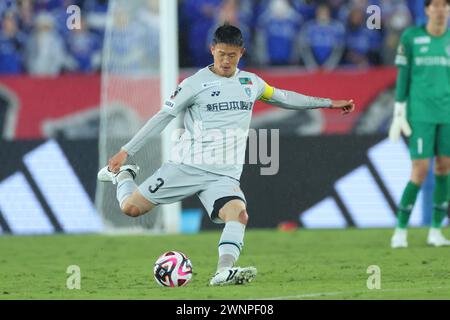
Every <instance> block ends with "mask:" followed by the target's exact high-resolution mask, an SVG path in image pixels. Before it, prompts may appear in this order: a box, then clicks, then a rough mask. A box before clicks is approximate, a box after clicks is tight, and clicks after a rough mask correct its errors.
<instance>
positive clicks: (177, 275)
mask: <svg viewBox="0 0 450 320" xmlns="http://www.w3.org/2000/svg"><path fill="white" fill-rule="evenodd" d="M153 275H154V277H155V280H156V282H157V283H158V284H159V285H160V286H163V287H181V286H185V285H187V284H188V283H189V282H190V281H191V279H192V263H191V260H189V258H188V257H187V256H186V255H185V254H184V253H182V252H179V251H168V252H165V253H163V254H162V255H161V256H160V257H159V258H158V259H157V260H156V262H155V266H154V268H153Z"/></svg>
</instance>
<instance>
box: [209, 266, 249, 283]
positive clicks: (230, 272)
mask: <svg viewBox="0 0 450 320" xmlns="http://www.w3.org/2000/svg"><path fill="white" fill-rule="evenodd" d="M256 273H257V271H256V268H255V267H246V268H241V267H234V268H223V269H222V270H218V271H217V273H216V274H215V275H214V277H212V279H211V281H210V282H209V285H210V286H226V285H230V284H246V283H249V282H252V281H253V279H255V277H256Z"/></svg>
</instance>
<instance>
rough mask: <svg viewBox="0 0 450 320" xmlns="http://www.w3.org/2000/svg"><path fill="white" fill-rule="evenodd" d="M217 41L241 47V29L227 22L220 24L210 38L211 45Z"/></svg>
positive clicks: (242, 41) (242, 43) (242, 42)
mask: <svg viewBox="0 0 450 320" xmlns="http://www.w3.org/2000/svg"><path fill="white" fill-rule="evenodd" d="M218 43H224V44H229V45H232V46H237V47H242V46H243V45H244V40H243V38H242V32H241V30H239V28H237V27H235V26H232V25H231V24H229V23H225V24H223V25H221V26H220V27H218V28H217V29H216V31H215V32H214V38H213V40H212V44H213V45H216V44H218Z"/></svg>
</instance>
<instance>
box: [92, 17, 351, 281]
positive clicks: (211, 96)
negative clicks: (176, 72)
mask: <svg viewBox="0 0 450 320" xmlns="http://www.w3.org/2000/svg"><path fill="white" fill-rule="evenodd" d="M244 51H245V49H244V47H243V40H242V34H241V31H240V30H239V29H238V28H236V27H234V26H232V25H229V24H224V25H223V26H220V27H219V28H217V30H216V31H215V33H214V39H213V42H212V45H211V54H212V55H213V57H214V63H213V64H211V65H209V66H207V67H206V68H203V69H201V70H199V71H198V72H197V73H195V74H194V75H192V76H190V77H188V78H186V79H185V80H183V81H182V82H181V83H180V84H179V86H178V87H177V89H176V90H175V92H174V93H173V94H172V96H171V97H170V98H169V99H168V100H166V101H165V103H164V105H163V107H162V108H161V110H160V111H159V112H158V113H157V114H156V115H155V116H153V117H152V118H151V119H150V120H149V121H148V122H147V123H146V124H145V125H144V126H143V127H142V128H141V130H139V132H138V133H137V134H136V135H135V136H134V137H133V138H132V139H131V140H130V141H129V142H128V143H127V144H126V145H124V146H123V147H122V148H121V150H120V151H119V152H118V153H117V154H116V155H114V156H113V157H112V158H111V159H110V160H109V163H108V166H106V167H104V168H102V169H101V170H100V171H99V173H98V179H99V180H100V181H105V182H107V181H109V182H113V183H114V184H115V183H117V200H118V202H119V205H120V208H121V210H122V212H123V213H125V214H126V215H128V216H132V217H137V216H140V215H143V214H145V213H147V212H149V211H150V210H152V209H153V208H154V207H155V206H157V205H159V204H167V203H173V202H176V201H180V200H182V199H184V198H187V197H189V196H191V195H194V194H197V195H198V197H199V198H200V200H201V202H202V204H203V205H204V207H205V209H206V211H207V213H208V215H209V216H210V218H211V220H212V221H213V222H215V223H224V224H225V227H224V229H223V231H222V235H221V237H220V241H219V246H218V247H219V260H218V264H217V271H216V273H215V275H214V276H213V277H212V279H211V281H210V285H228V284H243V283H246V282H251V281H252V280H253V279H254V278H255V276H256V272H257V270H256V268H255V267H235V263H236V261H237V260H238V258H239V255H240V252H241V249H242V247H243V243H244V231H245V227H246V225H247V222H248V214H247V210H246V200H245V196H244V194H243V192H242V190H241V189H240V187H239V179H240V176H241V173H242V166H243V165H242V164H243V159H244V157H245V148H246V141H247V133H248V130H249V126H250V120H251V115H252V110H253V106H254V103H255V101H256V100H262V101H264V102H266V103H269V104H272V105H275V106H278V107H281V108H285V109H294V110H300V109H310V108H331V109H340V110H341V111H342V113H343V114H347V113H349V112H352V111H353V110H354V108H355V105H354V102H353V100H348V101H347V100H331V99H324V98H315V97H308V96H304V95H301V94H299V93H296V92H292V91H287V90H281V89H277V88H273V87H271V86H270V85H268V84H267V83H265V82H264V81H263V80H262V79H261V78H260V77H258V76H257V75H256V74H254V73H250V72H245V71H243V70H239V69H238V68H237V65H238V63H239V60H240V58H241V57H242V55H243V54H244ZM183 110H184V111H185V116H184V125H185V129H186V131H185V132H184V134H183V135H182V136H181V137H180V139H179V141H178V143H177V149H178V150H182V151H183V152H182V155H181V156H180V155H179V154H178V156H176V157H174V159H171V160H170V161H167V162H166V163H164V164H163V165H162V166H161V168H159V169H158V170H157V171H156V172H155V173H154V174H153V175H152V176H151V177H149V178H147V179H146V180H145V181H144V182H143V183H142V184H141V185H140V186H137V184H136V183H135V182H134V178H135V177H136V174H137V173H138V170H139V167H138V166H137V165H134V164H125V163H126V161H127V158H128V156H132V155H134V154H135V153H136V152H138V150H139V149H140V148H141V147H142V146H143V145H144V144H145V142H146V141H148V139H150V138H151V137H154V136H157V135H159V134H160V133H161V131H162V130H163V129H164V128H165V127H166V126H167V125H168V123H169V122H170V121H171V120H172V119H174V118H175V117H176V116H177V114H178V113H180V112H181V111H183ZM230 130H231V131H232V132H244V133H245V134H236V136H235V137H231V139H229V137H227V139H225V141H224V139H214V137H217V134H219V135H220V134H222V133H223V135H224V136H225V134H228V132H229V131H230ZM212 137H213V138H212ZM236 149H237V150H240V152H235V151H236ZM227 153H228V154H232V155H236V156H237V158H238V159H235V157H233V159H231V157H228V155H227ZM211 155H214V157H213V158H214V159H211ZM224 159H225V160H224Z"/></svg>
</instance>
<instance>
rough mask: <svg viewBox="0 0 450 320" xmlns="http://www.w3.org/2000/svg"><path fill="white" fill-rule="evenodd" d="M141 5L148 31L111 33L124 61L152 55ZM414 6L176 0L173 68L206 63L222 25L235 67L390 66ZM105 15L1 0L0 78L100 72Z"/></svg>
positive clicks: (154, 7)
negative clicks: (75, 15) (176, 60)
mask: <svg viewBox="0 0 450 320" xmlns="http://www.w3.org/2000/svg"><path fill="white" fill-rule="evenodd" d="M142 1H145V2H146V5H145V6H144V8H142V10H140V14H141V16H143V17H145V19H144V20H142V21H145V24H144V27H145V28H146V29H148V30H150V29H152V30H154V32H153V33H151V32H141V33H140V34H139V35H136V37H135V39H133V38H132V36H130V34H127V33H122V34H120V33H118V34H116V37H118V38H117V39H119V41H116V42H115V43H116V48H115V50H117V51H118V52H122V53H121V54H122V55H121V56H122V58H123V59H127V58H129V57H131V56H133V52H134V51H133V50H131V46H132V45H133V44H137V45H140V46H141V47H151V48H152V50H151V51H152V52H154V53H157V54H158V53H159V48H158V41H157V40H158V34H159V28H160V27H159V17H158V0H142ZM418 1H421V0H328V1H320V0H319V1H312V0H310V1H308V0H179V1H178V2H179V6H178V8H179V12H178V19H179V30H180V32H179V52H180V55H179V57H180V66H181V67H203V66H205V65H207V64H209V63H211V55H210V53H209V48H208V47H209V43H210V42H211V38H212V34H213V31H214V30H215V28H216V27H217V26H218V25H220V24H222V23H223V22H225V21H228V22H230V23H231V24H233V25H236V26H238V27H239V28H240V29H241V30H242V32H243V35H244V39H245V43H246V45H245V46H246V49H247V51H246V53H245V56H244V58H243V60H242V63H241V67H242V66H255V67H262V66H281V65H298V66H304V67H305V68H308V69H317V68H323V69H334V68H336V67H341V66H348V67H359V68H361V67H367V66H371V65H381V64H383V65H389V64H392V63H393V60H394V55H395V51H396V47H397V44H398V40H399V37H400V34H401V32H402V31H403V30H404V29H405V28H407V27H408V26H410V25H411V24H413V23H414V21H417V17H416V16H415V12H416V5H417V2H418ZM134 2H135V0H130V1H128V3H130V4H132V3H134ZM70 5H77V6H78V7H79V8H81V16H80V17H81V28H79V29H74V30H70V29H69V28H68V26H67V19H68V17H69V16H70V13H68V12H67V8H68V7H69V6H70ZM370 5H377V6H379V7H380V8H381V13H382V15H381V29H374V30H371V29H369V28H368V27H367V19H368V18H369V17H370V16H371V14H372V13H367V11H366V10H367V7H368V6H370ZM422 8H423V7H422ZM107 12H108V0H1V1H0V16H1V26H0V73H1V74H20V73H28V74H33V75H56V74H60V73H63V72H97V71H99V70H100V69H101V65H102V46H103V43H104V42H103V39H104V36H105V26H106V21H107V19H106V18H107ZM116 20H117V19H116ZM118 21H119V22H120V19H119V20H118ZM134 22H136V21H134ZM127 23H130V22H129V21H128V22H127ZM135 34H136V33H135ZM113 38H114V36H113ZM151 51H148V50H147V51H145V50H144V51H142V54H143V55H149V54H151Z"/></svg>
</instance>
